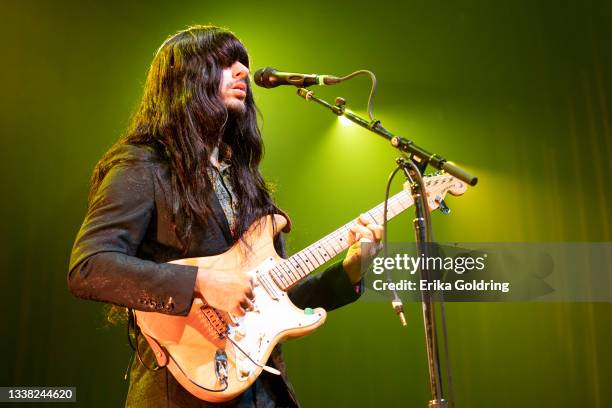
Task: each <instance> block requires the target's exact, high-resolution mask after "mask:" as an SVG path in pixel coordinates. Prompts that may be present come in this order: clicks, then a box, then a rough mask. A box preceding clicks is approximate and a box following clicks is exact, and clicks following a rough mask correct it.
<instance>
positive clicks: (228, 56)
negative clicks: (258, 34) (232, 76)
mask: <svg viewBox="0 0 612 408" xmlns="http://www.w3.org/2000/svg"><path fill="white" fill-rule="evenodd" d="M219 54H220V57H221V58H220V60H221V63H222V64H223V65H225V66H227V67H229V66H231V65H232V64H233V63H234V62H236V61H240V63H241V64H243V65H244V66H245V67H247V68H249V54H248V53H247V50H246V48H244V45H243V44H242V43H241V42H240V40H238V39H237V38H236V37H234V36H233V35H229V36H228V37H226V38H225V41H224V42H223V45H222V46H221V49H220V50H219Z"/></svg>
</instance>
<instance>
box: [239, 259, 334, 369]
mask: <svg viewBox="0 0 612 408" xmlns="http://www.w3.org/2000/svg"><path fill="white" fill-rule="evenodd" d="M275 264H276V262H275V260H274V258H272V257H270V258H268V259H267V260H266V262H264V263H263V264H261V265H260V266H259V267H258V268H257V269H256V270H254V271H252V272H250V273H251V274H252V275H253V277H254V281H255V282H257V285H256V286H255V288H254V290H253V292H254V294H255V301H254V305H255V308H254V310H253V311H250V312H247V313H246V314H245V315H244V316H242V317H238V318H234V320H235V323H236V325H235V326H230V331H229V336H230V337H231V338H232V340H234V341H235V342H236V343H237V344H238V346H239V347H240V349H242V350H243V351H244V352H245V353H246V354H248V355H249V356H250V357H251V358H252V359H253V360H255V361H257V362H258V363H259V364H265V361H264V357H265V356H264V354H265V352H266V351H267V349H268V348H269V346H270V344H272V343H273V342H274V339H275V338H278V337H279V336H281V335H282V334H283V333H284V332H286V331H287V330H289V329H295V328H305V327H309V326H313V325H317V324H318V323H319V322H320V321H321V319H325V311H324V310H323V309H314V310H313V309H310V308H306V309H305V310H302V309H299V308H297V307H296V306H294V305H293V303H291V301H290V300H289V296H287V293H286V292H285V291H282V290H280V289H279V288H278V287H277V286H276V284H275V283H274V282H273V280H272V279H271V278H270V276H269V274H268V271H269V270H270V268H272V267H273V266H274V265H275ZM231 347H233V345H232V346H231ZM233 348H234V349H235V347H233ZM235 356H236V369H237V373H236V376H237V377H238V379H239V380H241V381H246V380H247V379H248V377H249V376H250V375H251V374H252V373H254V372H255V371H256V370H257V366H256V365H255V364H253V362H252V361H251V360H250V359H249V358H248V357H246V356H245V354H244V353H242V352H241V351H240V350H235Z"/></svg>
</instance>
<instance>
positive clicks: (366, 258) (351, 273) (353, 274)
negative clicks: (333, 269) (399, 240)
mask: <svg viewBox="0 0 612 408" xmlns="http://www.w3.org/2000/svg"><path fill="white" fill-rule="evenodd" d="M382 235H383V227H382V226H381V225H378V224H376V223H373V222H372V219H371V218H370V217H368V216H366V215H364V214H361V215H360V216H359V218H358V219H357V224H355V225H354V226H353V227H351V229H350V231H349V234H348V242H349V245H350V247H349V249H348V252H347V254H346V257H345V258H344V261H342V267H343V268H344V270H345V271H346V274H347V275H348V277H349V279H350V280H351V283H353V284H354V285H356V284H357V283H359V281H361V270H362V269H361V268H362V264H363V266H364V267H365V266H366V265H369V264H370V262H372V259H373V258H374V257H375V256H376V252H378V251H376V249H377V248H378V247H379V243H380V240H381V238H382ZM362 242H367V243H371V245H367V247H368V248H372V251H371V252H372V253H368V254H362V251H361V249H362V248H361V243H362Z"/></svg>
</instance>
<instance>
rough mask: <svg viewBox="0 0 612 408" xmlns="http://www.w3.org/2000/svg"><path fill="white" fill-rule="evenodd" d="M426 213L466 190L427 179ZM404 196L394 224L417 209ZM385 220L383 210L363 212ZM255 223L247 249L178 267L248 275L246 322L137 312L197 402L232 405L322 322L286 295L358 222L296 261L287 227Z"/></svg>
mask: <svg viewBox="0 0 612 408" xmlns="http://www.w3.org/2000/svg"><path fill="white" fill-rule="evenodd" d="M424 182H425V187H426V190H427V202H428V205H429V209H430V210H431V211H433V210H434V209H436V208H438V207H439V206H440V203H441V202H442V200H443V199H444V197H445V195H446V193H447V192H450V193H451V194H453V195H460V194H463V193H464V192H465V190H466V188H467V187H466V185H465V183H463V182H462V181H460V180H458V179H456V178H454V177H452V176H450V175H446V174H443V175H437V176H431V177H425V178H424ZM412 204H413V200H412V197H411V195H410V194H409V193H408V192H407V191H406V189H404V191H402V192H400V193H398V194H396V195H394V196H393V197H391V198H390V199H389V202H388V208H387V217H388V218H389V219H390V218H392V217H394V216H396V215H398V214H399V213H401V212H402V211H404V210H406V209H407V208H409V207H410V206H412ZM365 214H366V215H368V216H369V217H371V218H372V221H373V222H376V223H379V224H381V223H382V222H383V204H380V205H378V206H376V207H375V208H373V209H371V210H369V211H367V212H366V213H365ZM274 217H275V226H273V223H272V219H271V216H267V217H264V218H262V219H260V220H259V221H258V222H256V223H255V224H253V226H251V228H250V229H249V230H248V231H247V233H246V236H245V238H246V242H248V243H250V249H245V246H244V245H241V244H236V245H235V246H233V247H232V248H230V249H229V250H228V251H226V252H224V253H223V254H220V255H216V256H210V257H202V258H190V259H181V260H177V261H173V263H177V264H183V265H193V266H198V267H201V268H204V269H210V270H216V271H226V272H227V273H235V272H236V271H245V272H248V273H249V274H251V275H252V276H253V278H254V281H255V282H256V284H255V288H254V290H253V292H254V294H255V300H254V306H255V307H254V310H252V311H249V312H247V313H246V315H245V316H242V317H234V316H231V315H229V314H227V313H224V312H221V311H218V310H216V309H214V308H212V307H210V306H208V305H206V304H205V303H203V301H202V300H200V299H198V298H196V299H195V300H194V302H193V304H192V307H191V310H190V312H189V315H188V316H172V315H167V314H162V313H154V312H141V311H136V321H137V324H138V326H139V327H140V329H141V331H142V333H143V334H144V336H145V338H146V339H147V341H148V342H149V344H150V346H151V348H152V349H153V351H154V353H155V356H156V358H157V362H158V364H159V365H161V366H167V367H168V369H169V370H170V372H171V373H172V375H173V376H174V377H175V378H176V379H177V381H178V382H179V383H180V384H181V385H182V386H183V387H184V388H185V389H186V390H188V391H189V392H190V393H191V394H193V395H194V396H196V397H198V398H200V399H202V400H206V401H210V402H223V401H228V400H230V399H232V398H234V397H236V396H237V395H239V394H241V393H242V392H244V391H245V390H246V389H247V388H248V387H249V386H250V385H251V384H252V383H253V382H254V381H255V380H256V379H257V377H258V376H259V374H261V372H262V370H266V371H269V372H272V373H274V374H278V373H279V372H278V371H277V370H276V369H274V368H271V367H266V366H265V364H266V362H267V360H268V357H269V356H270V353H271V352H272V349H273V348H274V346H275V345H276V344H277V343H279V342H281V341H283V340H285V339H288V338H292V337H301V336H304V335H306V334H308V333H310V332H312V331H313V330H315V329H316V328H317V327H319V326H320V325H322V324H323V322H324V321H325V317H326V312H325V310H323V309H321V308H316V309H310V308H307V309H304V310H302V309H299V308H297V307H296V306H295V305H293V303H291V301H290V300H289V297H288V296H287V290H288V289H290V288H291V287H293V286H294V285H296V284H297V283H298V282H300V281H301V280H302V279H304V278H305V277H306V276H308V275H309V274H310V273H311V272H312V271H314V270H315V269H316V268H318V267H319V266H321V265H323V264H324V263H326V262H327V261H329V260H330V259H332V258H333V257H334V256H336V255H337V254H339V253H340V252H342V251H344V250H345V249H347V248H348V242H347V239H348V231H349V230H350V228H351V227H352V226H353V225H354V224H355V222H356V221H352V222H349V223H348V224H345V225H343V226H342V227H340V228H339V229H337V230H336V231H334V232H332V233H331V234H329V235H327V236H325V237H324V238H322V239H320V240H319V241H317V242H315V243H314V244H312V245H310V246H308V247H307V248H305V249H303V250H302V251H300V252H298V253H296V254H294V255H293V256H291V257H289V258H287V259H283V258H281V257H280V256H279V255H278V254H277V253H276V251H275V249H274V244H273V240H274V236H275V235H276V234H277V233H278V231H280V230H282V228H283V227H284V226H285V225H286V220H285V218H284V217H282V216H280V215H275V216H274Z"/></svg>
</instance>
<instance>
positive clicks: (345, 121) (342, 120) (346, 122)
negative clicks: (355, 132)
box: [338, 116, 353, 126]
mask: <svg viewBox="0 0 612 408" xmlns="http://www.w3.org/2000/svg"><path fill="white" fill-rule="evenodd" d="M338 120H339V121H340V124H342V125H343V126H350V125H352V124H353V122H351V121H350V120H349V119H347V118H346V117H344V116H338Z"/></svg>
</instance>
